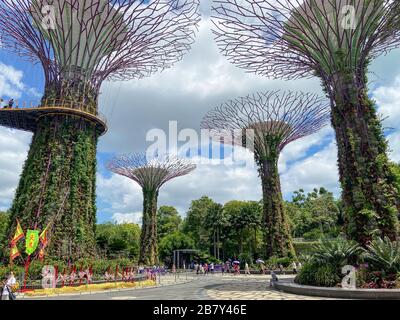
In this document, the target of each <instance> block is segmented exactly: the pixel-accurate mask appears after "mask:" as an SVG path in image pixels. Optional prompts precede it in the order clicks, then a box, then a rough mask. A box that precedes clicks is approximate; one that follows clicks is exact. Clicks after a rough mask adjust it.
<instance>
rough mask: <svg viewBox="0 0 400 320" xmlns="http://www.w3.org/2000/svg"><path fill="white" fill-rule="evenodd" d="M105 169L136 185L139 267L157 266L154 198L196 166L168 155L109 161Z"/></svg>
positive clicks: (136, 156)
mask: <svg viewBox="0 0 400 320" xmlns="http://www.w3.org/2000/svg"><path fill="white" fill-rule="evenodd" d="M107 167H108V169H109V170H110V171H112V172H114V173H116V174H119V175H122V176H125V177H128V178H129V179H132V180H133V181H136V182H137V183H138V184H139V185H140V186H141V187H142V192H143V218H142V232H141V235H140V255H139V263H140V264H144V265H154V264H155V263H157V262H158V249H157V198H158V193H159V190H160V188H161V187H162V186H163V185H164V184H165V183H166V182H168V181H170V180H171V179H174V178H176V177H180V176H184V175H186V174H188V173H190V172H192V171H193V170H194V169H195V168H196V166H195V165H194V164H192V163H191V162H190V161H188V160H184V159H179V158H177V157H175V156H171V155H162V156H159V157H157V158H153V159H147V157H146V155H145V154H142V153H139V154H128V155H122V156H119V157H116V158H114V159H113V160H111V161H110V162H109V163H108V165H107Z"/></svg>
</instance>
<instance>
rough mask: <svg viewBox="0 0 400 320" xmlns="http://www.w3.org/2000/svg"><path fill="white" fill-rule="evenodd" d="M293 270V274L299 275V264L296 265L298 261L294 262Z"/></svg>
mask: <svg viewBox="0 0 400 320" xmlns="http://www.w3.org/2000/svg"><path fill="white" fill-rule="evenodd" d="M292 269H293V274H297V264H296V261H293V263H292Z"/></svg>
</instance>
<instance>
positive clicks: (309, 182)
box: [281, 141, 340, 195]
mask: <svg viewBox="0 0 400 320" xmlns="http://www.w3.org/2000/svg"><path fill="white" fill-rule="evenodd" d="M338 179H339V178H338V172H337V147H336V144H335V142H334V141H332V142H331V143H330V144H328V145H327V146H326V147H325V148H324V149H322V150H321V151H319V152H317V153H315V154H314V155H312V156H310V157H307V158H306V159H304V160H302V161H299V162H297V163H294V164H293V165H292V166H291V167H290V168H289V169H288V170H287V171H286V172H284V173H283V174H282V175H281V181H282V188H283V190H285V192H286V193H287V194H289V193H292V192H293V191H296V190H298V189H300V188H302V189H304V190H306V191H309V190H312V189H313V188H314V187H325V188H326V189H328V190H330V191H332V192H334V193H335V194H336V195H339V192H340V191H339V183H338Z"/></svg>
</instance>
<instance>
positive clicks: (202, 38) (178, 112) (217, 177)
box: [0, 1, 400, 222]
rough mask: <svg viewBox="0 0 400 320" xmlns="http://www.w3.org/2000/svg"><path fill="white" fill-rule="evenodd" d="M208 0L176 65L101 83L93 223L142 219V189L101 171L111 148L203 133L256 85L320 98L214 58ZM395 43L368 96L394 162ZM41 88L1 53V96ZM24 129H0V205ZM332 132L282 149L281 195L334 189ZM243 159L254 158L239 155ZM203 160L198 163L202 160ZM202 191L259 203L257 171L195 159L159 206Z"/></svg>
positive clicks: (398, 112)
mask: <svg viewBox="0 0 400 320" xmlns="http://www.w3.org/2000/svg"><path fill="white" fill-rule="evenodd" d="M208 8H209V2H208V1H203V2H202V9H203V11H204V12H205V13H206V14H205V15H204V17H203V20H202V22H201V23H200V29H199V33H198V35H197V39H196V43H195V44H194V46H193V48H192V50H191V51H190V52H189V53H188V54H187V55H186V56H185V57H184V59H183V60H182V61H181V62H179V63H177V64H176V65H175V66H174V67H173V68H171V69H169V70H166V71H164V72H162V73H157V74H155V75H153V76H152V77H149V78H146V79H142V80H132V81H128V82H113V83H108V82H106V83H104V84H103V86H102V88H101V92H102V94H101V96H100V111H101V112H102V113H104V114H105V115H106V117H107V119H108V124H109V131H108V132H107V134H106V135H105V136H103V137H101V138H100V141H99V145H98V174H97V205H98V221H99V222H104V221H116V222H123V221H131V222H140V219H141V206H142V195H141V191H140V188H139V187H138V186H137V185H136V184H135V183H134V182H133V181H130V180H129V179H127V178H125V177H120V176H116V175H114V174H111V173H109V172H108V171H107V170H106V169H105V163H106V161H107V160H109V159H110V158H111V157H112V156H113V155H114V154H118V153H123V152H141V151H145V149H146V148H147V147H148V146H149V143H148V142H146V134H147V133H148V132H149V130H151V129H155V128H160V129H163V130H165V131H167V128H168V123H169V121H177V123H178V130H182V129H185V128H191V129H194V130H197V131H198V130H199V129H200V128H199V126H200V121H201V118H202V117H203V116H204V114H205V113H206V112H207V111H208V110H209V109H211V108H213V107H215V106H217V105H219V104H221V103H223V102H225V101H227V100H229V99H232V98H235V97H238V96H242V95H247V94H249V93H254V92H257V91H265V90H276V89H291V90H303V91H311V92H317V93H320V94H322V91H321V87H320V83H319V81H318V79H309V80H297V81H287V82H286V81H281V80H272V79H267V78H264V77H260V76H256V75H252V74H246V73H245V72H243V71H242V70H240V69H238V68H236V67H235V66H233V65H231V64H229V63H228V62H227V61H226V59H225V58H224V57H223V56H222V55H221V54H219V52H218V49H217V47H216V44H215V43H214V41H213V37H212V34H211V31H210V27H211V23H210V21H209V19H208V18H207V16H208V15H207V12H208ZM399 61H400V49H398V50H394V51H392V52H391V53H390V54H388V55H387V56H383V57H380V58H379V59H377V60H376V61H374V63H373V64H372V66H371V73H370V75H369V78H370V82H371V84H370V94H371V96H372V97H373V98H374V99H376V100H377V102H378V111H379V113H380V114H382V115H383V116H384V117H388V118H387V120H385V126H386V127H391V128H393V129H392V130H391V131H387V136H388V139H389V142H390V148H391V149H392V152H391V154H390V156H391V158H392V159H393V160H395V161H400V124H399V123H398V119H399V117H400V64H399ZM42 91H43V75H42V72H41V68H40V66H33V65H32V64H30V63H27V62H23V61H22V60H21V59H20V58H19V57H16V56H15V55H12V54H10V53H9V52H6V51H4V50H0V96H2V97H4V98H8V97H9V95H10V94H12V95H13V97H15V98H18V99H19V100H36V101H37V100H39V99H40V95H38V94H39V93H41V92H42ZM30 139H31V134H30V133H25V132H19V131H16V130H9V129H5V128H0V175H1V176H2V180H1V181H0V209H7V208H8V207H9V205H10V203H11V201H12V199H13V196H14V192H15V188H16V186H17V183H18V178H19V174H20V173H21V170H22V165H23V162H24V160H25V159H26V156H27V151H28V147H29V143H30ZM336 153H337V151H336V146H335V142H334V136H333V131H332V129H331V128H330V127H326V128H324V129H323V130H321V131H319V132H318V133H316V134H314V135H312V136H310V137H306V138H304V139H301V140H298V141H296V142H294V143H292V144H290V145H288V146H287V147H286V148H285V150H284V151H283V153H282V156H281V159H280V163H279V170H280V173H281V180H282V189H283V192H284V196H285V198H286V199H290V198H291V195H292V193H293V192H294V191H295V190H297V189H299V188H304V189H305V190H306V191H310V190H312V188H314V187H320V186H324V187H325V188H327V189H328V190H331V191H333V192H334V193H335V194H336V195H338V194H339V192H340V189H339V184H338V174H337V167H336V157H337V154H336ZM240 156H241V157H242V159H252V155H251V154H249V153H248V152H246V151H244V150H243V152H242V153H241V154H240ZM198 160H199V159H195V161H198ZM202 195H208V196H210V197H212V198H213V199H215V200H216V201H218V202H221V203H225V202H227V201H229V200H233V199H240V200H258V199H260V197H261V187H260V183H259V178H258V176H257V171H256V169H255V168H247V167H243V166H240V165H211V164H210V165H204V164H199V165H198V168H197V170H196V171H195V172H193V173H192V174H190V175H188V176H185V177H181V178H178V179H176V180H174V181H171V182H170V183H168V184H166V185H165V186H164V187H163V188H162V189H161V192H160V197H159V205H173V206H176V207H177V208H178V210H179V212H180V213H181V214H182V215H185V213H186V211H187V209H188V207H189V205H190V201H191V200H193V199H196V198H199V197H201V196H202Z"/></svg>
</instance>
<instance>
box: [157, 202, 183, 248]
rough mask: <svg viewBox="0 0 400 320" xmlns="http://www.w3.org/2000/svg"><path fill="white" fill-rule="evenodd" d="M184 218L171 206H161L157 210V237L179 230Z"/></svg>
mask: <svg viewBox="0 0 400 320" xmlns="http://www.w3.org/2000/svg"><path fill="white" fill-rule="evenodd" d="M181 223H182V218H181V216H180V215H179V213H178V211H177V210H176V209H175V208H174V207H171V206H161V207H160V208H159V209H158V211H157V237H158V241H160V240H161V239H162V238H163V237H165V236H166V235H168V234H171V233H173V232H175V231H178V230H179V226H180V224H181Z"/></svg>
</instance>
